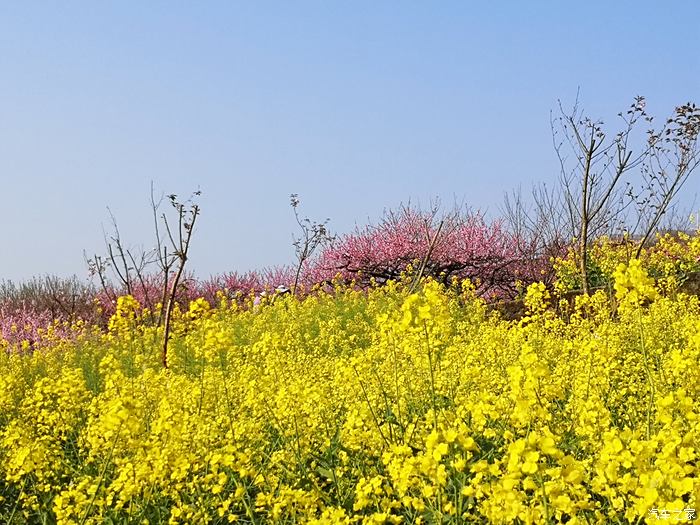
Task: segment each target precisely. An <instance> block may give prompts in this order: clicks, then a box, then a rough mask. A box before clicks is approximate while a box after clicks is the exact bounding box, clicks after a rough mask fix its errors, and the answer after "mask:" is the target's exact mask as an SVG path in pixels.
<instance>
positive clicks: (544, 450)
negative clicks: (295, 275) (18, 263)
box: [0, 263, 700, 524]
mask: <svg viewBox="0 0 700 525" xmlns="http://www.w3.org/2000/svg"><path fill="white" fill-rule="evenodd" d="M615 275H616V279H617V283H618V286H617V288H616V299H615V301H614V302H611V300H610V299H609V298H608V297H607V296H606V295H604V294H603V293H602V292H598V293H596V294H595V295H593V296H592V297H586V298H581V299H579V300H578V301H577V302H576V304H575V305H574V306H573V307H571V309H570V310H569V311H568V312H567V316H566V321H565V320H564V319H562V318H561V317H557V316H555V315H554V313H553V311H552V310H551V309H550V308H548V306H547V304H548V302H549V301H551V299H550V298H549V293H548V291H547V290H546V288H545V287H544V286H543V285H537V284H535V285H532V286H531V287H530V288H529V289H528V293H527V298H526V302H527V307H528V312H529V315H528V316H527V317H526V318H524V319H522V320H521V321H519V322H505V321H502V320H499V319H498V318H497V317H496V316H493V315H489V314H487V312H486V308H485V305H484V303H483V302H482V301H481V300H480V299H478V298H476V297H475V294H474V291H473V289H471V288H470V287H469V286H468V285H457V284H454V285H452V286H451V287H449V288H445V287H444V286H443V285H441V284H438V283H437V282H435V281H432V280H427V281H425V282H424V283H423V286H422V287H421V289H420V290H419V291H418V292H416V293H413V294H407V293H406V291H405V289H404V287H403V285H402V284H401V283H399V284H395V283H391V282H390V283H389V284H388V285H387V286H384V287H381V288H376V289H372V290H370V291H369V292H368V293H365V292H358V291H354V290H350V289H340V290H336V293H335V294H333V295H329V294H325V293H319V294H318V295H313V296H310V297H308V298H306V299H305V300H304V301H299V300H297V299H294V298H291V297H278V298H277V299H276V300H275V301H274V302H272V301H270V302H266V301H263V303H262V304H260V305H258V306H256V307H251V308H241V307H240V306H239V305H238V304H237V303H229V302H228V301H227V300H226V299H225V298H224V297H223V295H222V294H220V295H219V298H220V301H221V303H220V304H219V305H217V307H212V306H210V305H209V303H208V302H206V301H204V300H197V301H193V302H192V303H191V304H190V307H189V310H188V311H186V312H184V313H182V314H180V317H179V319H178V322H177V326H176V333H175V334H174V336H173V339H172V342H171V352H172V353H171V356H170V363H171V367H170V368H169V369H167V370H165V369H162V368H161V366H160V355H159V352H160V345H159V342H160V336H161V334H160V332H159V329H157V328H155V327H153V326H150V325H149V323H146V322H143V321H142V320H141V319H140V317H139V316H140V313H139V312H140V306H139V305H138V303H137V302H136V301H135V300H134V299H133V298H130V297H122V298H120V299H119V302H118V305H117V312H116V314H115V315H114V316H113V317H112V319H111V320H110V323H109V330H108V332H107V333H101V332H100V331H92V330H87V329H86V330H83V331H81V333H80V334H79V335H77V336H76V338H75V339H74V340H72V341H68V340H66V341H59V342H57V343H56V344H54V345H52V346H50V347H47V348H45V349H41V348H38V349H35V351H34V352H33V353H32V354H26V353H25V354H19V353H2V355H1V357H0V361H1V362H0V366H2V368H3V371H4V373H3V374H2V375H1V376H0V521H2V522H3V523H8V522H12V523H15V524H20V523H54V522H55V523H58V524H69V523H70V524H72V523H78V524H87V523H93V524H96V523H173V524H175V523H183V524H185V523H186V524H192V523H231V522H237V523H249V524H252V523H257V524H267V523H280V524H282V523H285V524H286V523H289V524H291V523H313V524H343V523H346V524H349V523H376V524H378V523H405V524H418V523H454V524H457V523H542V524H544V523H571V524H575V523H601V524H602V523H639V522H641V521H642V520H644V519H647V520H648V519H649V516H651V514H650V513H651V512H657V514H658V512H660V509H663V510H664V511H667V512H674V514H673V516H681V517H683V516H686V515H689V513H690V509H693V508H697V506H698V505H699V499H700V478H699V477H698V468H699V467H698V464H697V460H698V458H697V454H698V452H697V451H698V450H699V449H700V442H699V440H700V417H699V416H700V413H699V412H700V408H699V407H700V367H698V362H699V361H700V321H699V319H700V304H699V302H698V299H697V298H695V297H689V296H685V295H683V294H672V295H671V296H669V297H665V296H663V294H660V293H659V291H658V290H657V289H656V288H655V287H654V286H653V281H652V280H650V279H649V278H648V277H647V275H646V272H645V271H644V269H643V268H641V267H640V266H639V265H637V264H636V263H635V264H634V265H631V266H630V267H627V266H625V265H622V266H619V267H618V268H617V269H616V274H615ZM676 511H677V512H678V513H679V514H675V512H676Z"/></svg>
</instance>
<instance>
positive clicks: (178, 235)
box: [156, 191, 202, 368]
mask: <svg viewBox="0 0 700 525" xmlns="http://www.w3.org/2000/svg"><path fill="white" fill-rule="evenodd" d="M201 194H202V192H201V191H196V192H194V193H193V194H192V196H191V197H190V198H189V199H188V200H187V201H185V202H184V203H182V202H179V201H178V200H177V195H174V194H171V195H168V200H169V201H170V204H171V205H172V206H173V208H175V210H176V213H177V225H172V226H171V224H170V222H169V221H168V217H167V215H166V214H165V213H163V214H162V215H161V219H162V220H163V225H164V226H165V231H166V233H167V235H168V240H169V242H170V247H171V248H172V251H171V252H170V254H169V255H168V252H167V249H166V248H163V257H162V258H159V261H160V264H161V268H163V279H164V281H163V291H164V294H165V293H166V291H167V296H166V303H164V304H163V307H164V308H165V321H164V322H165V328H164V331H163V353H162V361H163V367H164V368H168V342H169V340H170V323H171V319H172V311H173V307H174V305H175V296H176V294H177V286H178V284H179V282H180V279H182V275H183V272H184V270H185V263H186V262H187V257H188V254H189V250H190V243H191V241H192V232H193V231H194V225H195V222H196V221H197V217H198V216H199V213H200V209H199V205H198V204H196V203H195V202H194V198H195V197H199V196H200V195H201ZM156 222H157V221H156ZM157 232H158V230H156V237H157V238H158V239H160V236H159V235H158V233H157ZM160 246H161V242H160V240H159V241H158V247H159V248H160ZM174 265H177V271H176V272H175V276H174V277H173V279H172V282H171V283H170V284H168V272H169V270H170V268H172V267H173V266H174ZM168 286H169V287H170V288H169V289H168Z"/></svg>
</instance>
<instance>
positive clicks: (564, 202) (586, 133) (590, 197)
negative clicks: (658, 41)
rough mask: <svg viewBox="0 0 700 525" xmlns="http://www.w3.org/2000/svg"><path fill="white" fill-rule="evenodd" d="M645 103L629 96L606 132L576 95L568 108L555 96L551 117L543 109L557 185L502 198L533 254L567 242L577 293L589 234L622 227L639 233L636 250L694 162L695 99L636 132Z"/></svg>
mask: <svg viewBox="0 0 700 525" xmlns="http://www.w3.org/2000/svg"><path fill="white" fill-rule="evenodd" d="M645 108H646V101H645V99H644V97H640V96H638V97H635V99H634V102H633V103H632V105H631V106H630V107H629V108H628V110H627V111H626V112H625V113H619V114H618V117H619V118H620V120H621V122H622V126H621V128H620V130H619V131H618V132H617V133H616V134H615V135H613V136H608V134H607V132H606V131H605V129H604V127H603V126H604V125H603V122H602V121H600V120H592V119H591V118H589V117H587V116H585V115H584V113H583V111H582V110H581V109H580V108H579V103H578V95H577V97H576V102H575V103H574V106H573V109H572V110H571V111H570V112H567V111H565V110H564V109H563V106H562V104H561V102H560V103H559V114H558V116H556V117H555V116H554V115H551V116H550V125H551V129H552V140H553V144H554V149H555V151H556V154H557V158H558V159H559V163H560V176H559V180H558V185H557V186H556V187H555V188H554V190H553V191H548V190H547V188H546V187H545V186H544V185H542V186H535V187H534V188H533V192H532V202H530V203H528V202H526V201H525V199H523V197H522V193H521V191H520V190H518V191H517V192H513V193H512V195H507V196H506V198H505V215H506V218H507V220H508V221H509V223H510V225H511V228H512V229H513V231H514V233H515V234H516V238H519V239H523V242H526V243H531V246H530V250H531V251H532V252H533V253H538V252H539V251H540V250H543V249H544V250H547V248H546V247H547V246H551V247H552V248H554V250H561V249H563V248H564V247H565V246H567V245H570V243H571V242H572V241H573V242H574V243H575V244H574V246H575V252H576V256H577V262H578V265H579V270H580V275H581V284H582V288H583V291H584V293H588V292H589V287H590V279H589V262H588V252H589V244H590V242H591V240H592V239H595V238H598V237H600V236H601V235H605V234H608V235H609V234H612V233H613V232H614V231H616V229H619V230H623V231H625V232H626V233H627V234H628V237H632V238H636V239H640V241H639V244H638V245H637V249H636V254H635V255H636V256H637V257H638V256H639V254H640V253H641V251H642V250H643V249H644V247H645V245H646V244H647V243H648V242H649V240H650V238H651V237H652V235H654V233H655V232H657V231H658V229H659V227H660V225H661V224H662V222H661V221H662V220H663V219H664V217H666V216H667V215H666V214H667V213H668V212H669V211H673V209H674V199H675V198H676V197H677V196H678V194H679V192H680V190H681V189H682V188H683V186H684V184H685V183H686V181H687V180H688V178H689V177H690V175H691V173H692V172H693V171H694V170H695V168H696V167H697V165H698V163H700V153H699V152H698V133H699V132H700V110H699V109H698V108H697V106H695V105H694V104H691V103H688V104H685V105H683V106H679V107H677V108H676V109H675V112H674V115H673V116H672V117H671V118H669V119H668V120H667V121H666V122H665V123H664V125H663V127H662V128H661V130H658V131H655V130H654V129H652V128H651V127H649V129H648V130H646V132H645V133H646V138H645V139H643V137H645V135H644V132H643V131H642V130H640V127H641V125H642V123H646V124H647V125H648V126H651V123H652V121H653V118H652V117H650V116H648V115H647V113H646V109H645ZM637 169H639V173H638V174H637V177H636V179H635V178H633V176H632V172H636V171H637ZM640 183H641V186H640ZM549 251H550V252H551V251H552V250H551V249H550V250H549Z"/></svg>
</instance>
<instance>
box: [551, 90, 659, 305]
mask: <svg viewBox="0 0 700 525" xmlns="http://www.w3.org/2000/svg"><path fill="white" fill-rule="evenodd" d="M645 105H646V104H645V100H644V98H643V97H639V96H638V97H635V99H634V102H633V103H632V105H631V106H630V107H629V109H628V110H627V112H626V113H619V114H618V116H619V117H620V119H621V120H622V122H623V126H622V129H621V130H620V131H618V132H617V133H616V134H615V135H614V136H613V137H612V138H609V137H608V135H607V134H606V132H605V130H604V128H603V122H602V121H600V120H592V119H591V118H589V117H587V116H585V115H584V114H583V112H582V111H581V110H580V109H579V106H578V97H577V100H576V102H575V104H574V107H573V108H572V110H571V111H570V112H566V111H565V110H564V109H563V106H562V104H561V102H560V103H559V113H560V114H559V116H558V117H556V118H554V117H553V116H552V117H551V118H550V124H551V127H552V139H553V141H554V149H555V151H556V153H557V157H558V159H559V163H560V166H561V174H560V183H561V187H562V189H563V194H562V195H563V199H564V204H565V209H566V211H567V213H568V216H569V221H570V226H571V230H572V231H574V232H576V240H577V255H578V263H579V268H580V272H581V281H582V287H583V292H584V293H586V294H587V293H588V291H589V279H588V245H589V241H590V239H591V238H595V237H597V236H598V235H600V234H601V233H603V232H605V231H609V230H610V229H611V228H612V227H613V225H614V224H615V223H620V222H621V221H623V220H624V212H625V210H626V208H627V207H628V206H629V204H630V201H629V200H628V201H625V200H624V193H623V192H622V188H623V186H622V184H621V182H622V180H623V176H624V175H625V174H627V173H628V172H629V171H631V170H633V169H634V168H636V167H638V166H640V165H642V163H643V162H644V160H645V159H646V158H647V157H648V155H649V153H650V151H651V145H650V144H647V145H646V146H644V147H643V148H641V149H640V151H638V152H634V151H633V149H632V144H631V138H632V135H633V132H634V130H635V127H636V126H637V124H638V123H639V122H640V120H645V121H647V122H651V118H650V117H648V116H647V114H646V112H645ZM565 146H566V150H567V151H569V152H570V153H572V154H573V161H572V162H571V164H569V162H568V161H569V159H568V156H567V155H566V151H565Z"/></svg>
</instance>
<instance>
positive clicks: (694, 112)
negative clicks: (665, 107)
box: [635, 102, 700, 257]
mask: <svg viewBox="0 0 700 525" xmlns="http://www.w3.org/2000/svg"><path fill="white" fill-rule="evenodd" d="M699 133H700V108H698V107H697V106H696V105H695V104H692V103H690V102H689V103H688V104H685V105H682V106H678V107H677V108H676V109H675V111H674V114H673V116H672V117H670V118H669V119H668V120H667V121H666V124H665V126H664V127H663V129H662V130H661V131H660V132H658V133H655V132H654V131H649V144H650V147H651V152H650V155H649V158H648V161H647V162H646V163H645V165H644V167H643V169H642V176H643V179H644V181H645V182H646V184H647V187H648V188H649V189H650V192H649V197H648V201H647V206H645V207H644V208H642V209H641V210H640V212H641V213H640V221H638V222H645V223H646V224H645V228H644V230H643V235H642V240H641V242H640V243H639V246H638V247H637V252H636V254H635V256H636V257H639V255H640V254H641V252H642V250H643V249H644V246H645V245H646V243H647V242H648V241H649V239H650V237H651V236H652V235H653V234H654V232H655V231H656V230H657V229H658V227H659V225H660V223H661V220H662V218H663V217H664V216H665V215H666V213H667V212H668V211H670V210H672V206H671V205H672V203H673V200H674V199H675V198H676V196H677V195H678V194H679V192H680V190H681V189H682V188H683V186H684V185H685V183H686V182H687V181H688V178H689V177H690V175H691V174H692V173H693V171H695V168H697V167H698V164H700V151H699V150H698V134H699Z"/></svg>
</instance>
